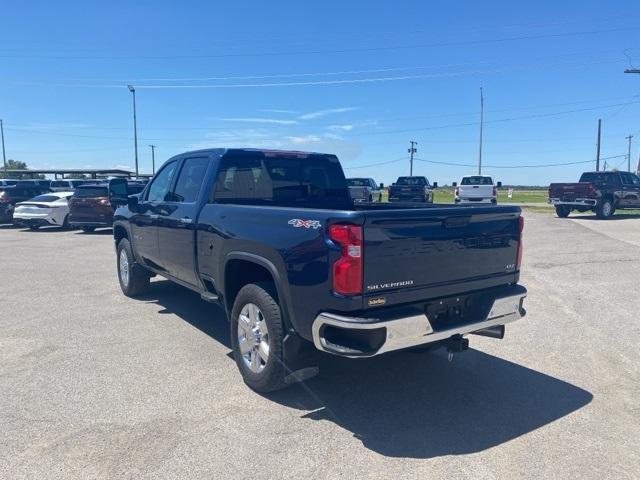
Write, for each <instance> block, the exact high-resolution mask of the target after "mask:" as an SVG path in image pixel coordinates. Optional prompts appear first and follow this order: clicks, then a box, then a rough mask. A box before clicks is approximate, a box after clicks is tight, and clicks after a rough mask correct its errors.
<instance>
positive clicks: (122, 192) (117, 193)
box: [109, 178, 129, 207]
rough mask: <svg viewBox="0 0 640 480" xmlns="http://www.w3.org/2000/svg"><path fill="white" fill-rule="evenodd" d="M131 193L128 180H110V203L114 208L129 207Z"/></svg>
mask: <svg viewBox="0 0 640 480" xmlns="http://www.w3.org/2000/svg"><path fill="white" fill-rule="evenodd" d="M128 197H129V192H128V188H127V180H126V179H124V178H114V179H112V180H109V202H110V203H111V205H114V206H118V207H119V206H121V205H127V202H128Z"/></svg>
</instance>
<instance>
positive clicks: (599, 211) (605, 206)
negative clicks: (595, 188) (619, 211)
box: [596, 198, 616, 220]
mask: <svg viewBox="0 0 640 480" xmlns="http://www.w3.org/2000/svg"><path fill="white" fill-rule="evenodd" d="M615 211H616V207H615V205H614V204H613V201H612V200H611V199H610V198H605V199H603V200H602V201H601V202H599V203H598V205H597V206H596V216H597V217H598V218H601V219H603V220H604V219H607V218H611V217H612V216H613V214H614V213H615Z"/></svg>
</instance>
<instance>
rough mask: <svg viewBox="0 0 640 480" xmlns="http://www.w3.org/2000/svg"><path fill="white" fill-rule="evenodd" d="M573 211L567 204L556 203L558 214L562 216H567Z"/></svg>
mask: <svg viewBox="0 0 640 480" xmlns="http://www.w3.org/2000/svg"><path fill="white" fill-rule="evenodd" d="M570 213H571V209H570V208H569V207H568V206H566V205H556V215H558V216H559V217H560V218H567V217H568V216H569V214H570Z"/></svg>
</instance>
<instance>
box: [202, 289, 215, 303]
mask: <svg viewBox="0 0 640 480" xmlns="http://www.w3.org/2000/svg"><path fill="white" fill-rule="evenodd" d="M200 298H201V299H202V300H204V301H205V302H211V303H218V295H216V294H215V293H211V292H202V293H200Z"/></svg>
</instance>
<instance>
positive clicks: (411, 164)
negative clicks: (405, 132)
mask: <svg viewBox="0 0 640 480" xmlns="http://www.w3.org/2000/svg"><path fill="white" fill-rule="evenodd" d="M409 143H410V144H411V148H410V149H409V150H407V152H409V153H410V154H411V160H410V162H411V163H410V164H409V165H410V166H409V176H411V177H413V154H414V153H416V152H417V151H418V149H417V148H416V145H418V142H416V141H414V140H411V141H410V142H409Z"/></svg>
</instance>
